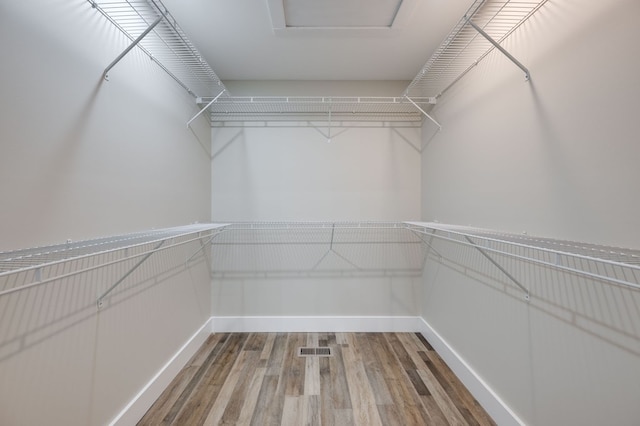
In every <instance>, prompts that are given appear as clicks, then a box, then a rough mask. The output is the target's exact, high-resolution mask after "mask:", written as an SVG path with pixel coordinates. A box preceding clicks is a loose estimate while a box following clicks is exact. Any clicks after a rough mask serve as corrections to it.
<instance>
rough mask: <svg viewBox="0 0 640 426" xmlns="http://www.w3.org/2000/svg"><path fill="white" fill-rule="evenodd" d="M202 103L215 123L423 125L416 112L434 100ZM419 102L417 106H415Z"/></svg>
mask: <svg viewBox="0 0 640 426" xmlns="http://www.w3.org/2000/svg"><path fill="white" fill-rule="evenodd" d="M211 100H212V98H202V99H199V100H198V101H199V103H201V104H202V105H206V104H209V103H210V105H209V109H210V113H211V121H212V122H216V121H256V120H257V121H264V120H274V121H277V120H300V119H303V120H324V121H328V120H329V119H331V120H333V121H373V120H375V121H402V122H412V121H422V119H423V114H422V113H421V111H420V110H419V109H418V108H416V105H421V106H422V108H427V107H428V106H429V105H430V104H431V103H432V102H433V99H429V98H414V99H412V101H413V102H411V101H409V100H407V99H406V98H403V97H284V96H282V97H274V96H255V97H250V96H246V97H237V96H235V97H234V96H225V97H220V98H218V99H216V100H215V101H214V102H211ZM414 102H415V104H414Z"/></svg>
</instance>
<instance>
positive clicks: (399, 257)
mask: <svg viewBox="0 0 640 426" xmlns="http://www.w3.org/2000/svg"><path fill="white" fill-rule="evenodd" d="M211 254H212V265H213V268H212V269H213V276H214V277H215V278H220V279H242V278H264V277H267V278H299V277H317V278H336V277H362V276H367V277H379V276H384V277H394V276H404V277H406V276H411V277H419V276H420V275H421V274H422V268H423V266H424V260H425V247H424V244H423V243H422V240H421V238H420V236H419V235H416V234H415V233H414V232H412V231H411V230H409V229H407V226H406V225H405V224H403V223H401V222H277V223H276V222H264V223H262V222H259V223H232V224H230V225H229V226H227V227H226V228H225V229H224V231H223V232H222V233H220V234H219V235H218V236H216V238H214V239H213V240H212V249H211Z"/></svg>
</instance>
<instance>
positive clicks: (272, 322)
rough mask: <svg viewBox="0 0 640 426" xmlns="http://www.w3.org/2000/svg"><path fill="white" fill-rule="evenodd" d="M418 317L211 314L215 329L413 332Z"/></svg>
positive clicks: (417, 322)
mask: <svg viewBox="0 0 640 426" xmlns="http://www.w3.org/2000/svg"><path fill="white" fill-rule="evenodd" d="M420 322H421V318H420V317H406V316H405V317H394V316H388V317H387V316H384V317H324V316H322V317H302V316H301V317H295V316H284V317H213V330H214V332H216V333H234V332H235V333H241V332H261V333H275V332H322V331H333V332H345V333H346V332H403V331H404V332H417V331H419V330H421V327H420Z"/></svg>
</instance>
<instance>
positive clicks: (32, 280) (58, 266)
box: [0, 224, 225, 305]
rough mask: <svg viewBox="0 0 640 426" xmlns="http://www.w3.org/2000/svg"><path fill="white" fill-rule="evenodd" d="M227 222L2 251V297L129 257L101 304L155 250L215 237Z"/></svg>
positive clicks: (100, 299) (0, 270) (0, 254)
mask: <svg viewBox="0 0 640 426" xmlns="http://www.w3.org/2000/svg"><path fill="white" fill-rule="evenodd" d="M224 226H225V225H216V224H195V225H187V226H180V227H174V228H164V229H158V230H151V231H145V232H136V233H131V234H125V235H118V236H113V237H108V238H98V239H92V240H86V241H78V242H68V243H64V244H58V245H53V246H45V247H36V248H28V249H22V250H14V251H8V252H0V297H1V296H4V295H8V294H11V293H15V292H18V291H22V290H26V289H29V288H32V287H37V286H41V285H44V284H47V283H52V282H54V281H59V280H63V279H66V278H70V277H72V276H75V275H78V274H81V273H86V272H89V271H93V270H96V269H98V268H103V267H106V266H109V265H114V264H117V263H121V262H125V261H129V262H135V264H134V266H133V268H131V269H130V270H129V271H127V273H125V274H124V275H123V277H122V278H121V279H120V280H119V281H117V282H115V283H114V284H113V285H112V286H110V287H109V288H108V289H107V290H105V291H104V292H103V293H102V294H101V295H98V304H99V305H100V303H101V301H102V299H103V298H104V297H106V296H107V295H108V294H109V292H111V291H112V290H113V289H114V288H115V287H116V286H117V285H118V284H119V283H120V282H122V281H123V280H124V278H126V276H128V275H129V274H130V273H131V272H132V271H133V270H134V269H135V268H137V267H138V266H139V265H140V264H141V263H143V261H144V260H146V259H148V258H149V257H150V256H151V255H153V254H154V253H156V252H158V251H161V250H167V249H170V248H173V247H177V246H181V245H184V244H187V243H190V242H194V241H203V240H208V239H211V238H212V235H213V234H215V233H216V232H219V231H220V230H221V229H223V228H224Z"/></svg>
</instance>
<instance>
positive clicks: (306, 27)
mask: <svg viewBox="0 0 640 426" xmlns="http://www.w3.org/2000/svg"><path fill="white" fill-rule="evenodd" d="M418 1H419V0H267V2H268V5H269V14H270V17H271V25H272V28H273V32H274V33H275V34H276V35H282V36H292V35H293V36H296V35H301V34H303V33H308V32H313V33H314V34H321V35H328V34H333V33H336V32H339V31H347V32H348V33H349V34H356V33H357V34H359V35H366V34H380V32H381V31H389V30H396V29H401V28H403V27H404V26H405V25H406V23H407V22H408V21H409V19H410V18H411V14H412V12H413V10H414V8H415V6H416V5H417V4H418Z"/></svg>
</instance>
